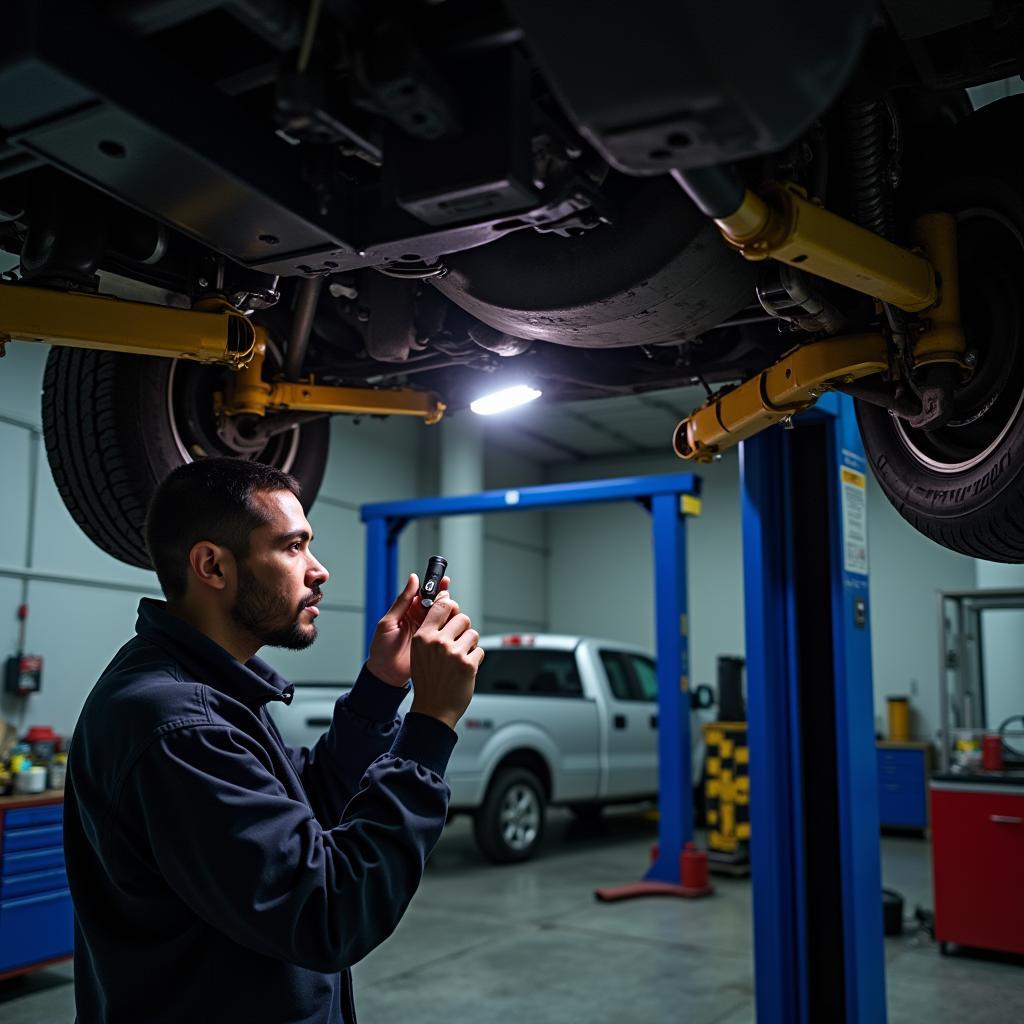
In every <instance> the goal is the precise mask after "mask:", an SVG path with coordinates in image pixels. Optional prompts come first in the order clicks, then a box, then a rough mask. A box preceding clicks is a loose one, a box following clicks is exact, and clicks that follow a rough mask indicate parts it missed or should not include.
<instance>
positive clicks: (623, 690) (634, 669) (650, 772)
mask: <svg viewBox="0 0 1024 1024" xmlns="http://www.w3.org/2000/svg"><path fill="white" fill-rule="evenodd" d="M600 656H601V664H602V666H603V667H604V670H605V674H606V675H607V677H608V692H609V700H608V711H607V714H608V716H609V722H608V733H607V735H608V790H607V793H608V796H610V797H627V796H637V797H639V796H652V795H653V794H654V793H656V792H657V790H658V688H657V677H656V676H655V674H654V671H653V662H651V661H650V659H648V658H641V657H639V656H638V655H635V654H628V653H626V652H624V651H609V650H604V651H601V652H600ZM640 662H644V663H645V665H639V663H640ZM634 663H637V664H634ZM648 668H649V671H648ZM652 678H653V680H654V682H653V687H654V688H653V691H652V690H651V688H650V687H651V679H652Z"/></svg>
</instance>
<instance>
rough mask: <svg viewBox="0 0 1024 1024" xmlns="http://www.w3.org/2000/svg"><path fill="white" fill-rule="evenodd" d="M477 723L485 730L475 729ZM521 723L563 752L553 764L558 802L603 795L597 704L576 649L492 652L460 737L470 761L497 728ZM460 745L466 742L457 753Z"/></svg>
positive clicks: (516, 648)
mask: <svg viewBox="0 0 1024 1024" xmlns="http://www.w3.org/2000/svg"><path fill="white" fill-rule="evenodd" d="M480 698H482V699H480ZM477 723H479V724H480V725H481V726H482V728H473V727H474V725H476V724H477ZM517 724H528V725H529V726H530V727H531V728H533V729H537V730H540V731H542V732H544V733H546V734H547V735H548V737H549V739H550V741H551V746H552V748H554V749H556V750H557V752H558V753H557V761H556V763H555V764H553V765H552V766H551V767H552V769H553V774H554V778H553V779H552V788H553V790H554V796H555V798H556V799H557V800H562V801H569V800H581V801H582V800H593V799H594V798H595V797H596V796H597V795H598V779H599V775H600V740H599V732H598V721H597V705H596V703H595V702H594V701H592V700H588V699H587V698H586V697H585V696H584V693H583V686H582V684H581V682H580V674H579V669H578V667H577V665H576V656H575V654H574V653H573V652H572V651H571V650H553V649H550V648H540V647H530V646H510V647H505V646H502V647H497V648H489V649H488V650H487V657H486V658H484V661H483V664H482V665H481V666H480V671H479V672H478V673H477V677H476V691H475V694H474V697H473V700H472V701H471V702H470V705H469V708H468V710H467V711H466V714H465V716H464V717H463V719H462V721H461V722H460V723H459V725H460V727H463V726H464V730H463V731H461V732H460V736H463V737H464V738H465V740H467V743H466V750H465V751H464V755H465V757H466V759H467V760H469V759H471V758H474V757H475V758H476V759H477V761H478V759H479V755H480V751H481V750H482V749H483V746H484V745H485V743H486V741H487V739H488V738H489V736H490V735H492V734H493V732H494V731H495V730H499V729H502V728H506V727H512V728H514V727H515V726H516V725H517ZM459 746H462V741H461V740H460V742H459V744H458V746H456V748H455V752H456V754H458V751H459ZM462 763H463V762H461V761H460V764H462ZM453 764H454V758H453Z"/></svg>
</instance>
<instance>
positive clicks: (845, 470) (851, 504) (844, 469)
mask: <svg viewBox="0 0 1024 1024" xmlns="http://www.w3.org/2000/svg"><path fill="white" fill-rule="evenodd" d="M839 480H840V484H841V488H842V497H843V501H842V505H843V567H844V568H845V569H846V571H847V572H855V573H858V574H859V575H861V576H867V574H868V530H867V504H868V503H867V477H865V475H864V474H863V473H861V472H858V471H857V470H856V469H850V467H849V466H841V467H840V468H839Z"/></svg>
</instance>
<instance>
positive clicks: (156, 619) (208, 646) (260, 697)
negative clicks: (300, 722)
mask: <svg viewBox="0 0 1024 1024" xmlns="http://www.w3.org/2000/svg"><path fill="white" fill-rule="evenodd" d="M135 632H136V633H138V635H139V636H140V637H142V638H143V639H144V640H148V641H149V642H150V643H152V644H156V646H157V647H159V648H161V649H162V650H163V651H165V652H166V653H167V654H169V655H170V656H171V657H172V658H174V660H175V661H177V662H178V663H179V664H180V665H181V666H182V667H183V668H184V669H185V670H186V671H187V672H188V673H189V674H190V675H192V676H193V677H194V678H195V679H196V680H197V681H198V682H201V683H206V684H207V685H208V686H212V687H213V688H214V689H215V690H219V691H220V692H221V693H224V694H227V696H229V697H232V698H234V699H235V700H237V701H239V702H241V703H242V704H245V705H246V706H247V707H252V708H256V707H260V706H262V705H263V704H266V703H267V702H268V701H271V700H281V701H284V703H285V704H291V702H292V697H293V695H294V693H295V687H294V686H292V685H291V684H290V683H289V682H287V681H286V680H285V679H284V678H282V677H281V676H280V675H278V673H277V672H275V671H274V669H272V668H271V667H270V666H269V665H268V664H267V663H266V662H265V661H264V660H263V659H262V658H255V657H254V658H250V659H249V660H248V661H247V662H246V663H245V664H244V665H243V664H242V663H241V662H240V661H239V660H238V659H237V658H235V657H233V656H232V655H231V654H229V653H228V652H227V651H226V650H224V648H223V647H221V646H220V644H218V643H215V642H214V641H213V640H211V639H210V638H209V637H208V636H207V635H206V634H205V633H201V632H200V631H199V630H198V629H196V628H195V627H194V626H191V625H189V624H188V623H187V622H185V621H184V620H183V619H179V618H178V617H177V616H176V615H172V614H171V613H170V612H169V611H168V610H167V604H166V602H164V601H154V600H153V599H152V598H149V597H144V598H142V600H141V601H140V602H139V618H138V621H137V622H136V623H135Z"/></svg>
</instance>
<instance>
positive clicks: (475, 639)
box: [455, 629, 480, 651]
mask: <svg viewBox="0 0 1024 1024" xmlns="http://www.w3.org/2000/svg"><path fill="white" fill-rule="evenodd" d="M479 641H480V634H479V633H478V632H477V631H476V630H475V629H467V630H466V632H465V633H463V634H462V636H460V637H459V639H458V640H456V641H455V648H456V650H460V651H471V650H473V648H474V647H476V645H477V643H479Z"/></svg>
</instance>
